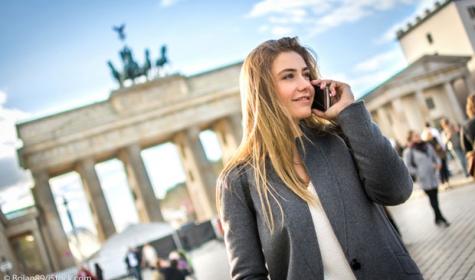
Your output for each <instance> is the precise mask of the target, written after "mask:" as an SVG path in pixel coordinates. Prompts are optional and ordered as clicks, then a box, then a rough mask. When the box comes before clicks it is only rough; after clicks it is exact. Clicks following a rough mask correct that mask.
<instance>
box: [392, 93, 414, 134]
mask: <svg viewBox="0 0 475 280" xmlns="http://www.w3.org/2000/svg"><path fill="white" fill-rule="evenodd" d="M391 108H392V113H393V114H392V120H393V122H392V125H391V126H392V130H393V133H394V134H395V135H398V139H404V138H405V136H406V134H407V131H408V130H409V129H410V127H409V125H408V120H407V115H406V114H405V113H404V111H405V110H404V106H403V104H402V101H401V99H399V98H397V99H394V100H392V101H391Z"/></svg>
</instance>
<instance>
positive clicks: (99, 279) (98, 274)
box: [94, 263, 104, 280]
mask: <svg viewBox="0 0 475 280" xmlns="http://www.w3.org/2000/svg"><path fill="white" fill-rule="evenodd" d="M94 272H95V273H96V278H97V280H103V279H104V273H103V271H102V268H101V266H100V265H99V264H98V263H94Z"/></svg>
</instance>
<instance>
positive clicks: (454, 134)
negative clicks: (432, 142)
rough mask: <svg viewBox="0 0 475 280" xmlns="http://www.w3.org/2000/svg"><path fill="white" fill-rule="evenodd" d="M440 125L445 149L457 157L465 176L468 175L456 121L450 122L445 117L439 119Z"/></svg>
mask: <svg viewBox="0 0 475 280" xmlns="http://www.w3.org/2000/svg"><path fill="white" fill-rule="evenodd" d="M440 126H441V127H442V136H443V138H444V143H445V145H446V147H447V149H448V150H449V151H450V152H451V153H452V155H453V157H455V158H457V160H458V162H459V164H460V167H461V168H462V171H463V173H464V174H465V177H468V176H469V175H468V172H467V160H466V159H465V154H464V152H463V149H462V145H461V142H462V141H461V138H460V127H459V126H458V124H457V123H451V122H450V121H449V120H448V119H446V118H442V119H441V120H440Z"/></svg>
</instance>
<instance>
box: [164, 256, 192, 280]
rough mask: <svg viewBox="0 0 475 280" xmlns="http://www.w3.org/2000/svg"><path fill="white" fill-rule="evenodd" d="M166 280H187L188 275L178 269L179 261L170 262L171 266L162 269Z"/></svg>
mask: <svg viewBox="0 0 475 280" xmlns="http://www.w3.org/2000/svg"><path fill="white" fill-rule="evenodd" d="M160 272H161V273H162V275H163V279H164V280H185V277H186V273H184V272H183V271H182V270H180V269H178V261H177V260H175V259H173V260H170V266H168V267H165V268H162V269H160Z"/></svg>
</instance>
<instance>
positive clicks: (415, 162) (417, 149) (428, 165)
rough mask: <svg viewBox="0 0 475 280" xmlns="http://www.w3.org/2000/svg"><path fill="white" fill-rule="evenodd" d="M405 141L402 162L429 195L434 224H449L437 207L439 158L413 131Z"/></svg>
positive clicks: (446, 225)
mask: <svg viewBox="0 0 475 280" xmlns="http://www.w3.org/2000/svg"><path fill="white" fill-rule="evenodd" d="M407 142H408V143H407V148H406V149H405V150H404V153H403V158H404V162H405V163H406V166H407V168H408V170H409V172H410V173H411V174H413V175H414V176H415V178H416V180H417V182H418V183H419V185H420V186H421V187H422V189H423V190H424V192H425V193H426V195H427V196H428V197H429V202H430V205H431V207H432V210H433V211H434V216H435V219H434V222H435V224H436V225H438V226H445V227H448V226H449V225H450V224H449V222H448V221H447V220H446V219H445V217H444V216H443V215H442V212H441V211H440V207H439V197H438V187H439V179H438V176H437V175H438V171H439V169H440V166H441V165H440V159H439V157H438V156H437V155H436V153H435V151H434V148H433V147H432V145H430V144H429V143H426V142H424V141H422V139H421V137H420V136H419V134H418V133H416V132H415V131H412V130H410V131H409V133H408V135H407Z"/></svg>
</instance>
